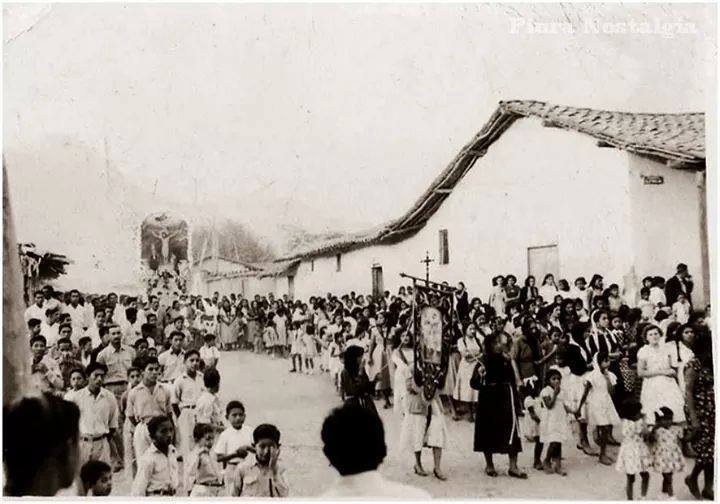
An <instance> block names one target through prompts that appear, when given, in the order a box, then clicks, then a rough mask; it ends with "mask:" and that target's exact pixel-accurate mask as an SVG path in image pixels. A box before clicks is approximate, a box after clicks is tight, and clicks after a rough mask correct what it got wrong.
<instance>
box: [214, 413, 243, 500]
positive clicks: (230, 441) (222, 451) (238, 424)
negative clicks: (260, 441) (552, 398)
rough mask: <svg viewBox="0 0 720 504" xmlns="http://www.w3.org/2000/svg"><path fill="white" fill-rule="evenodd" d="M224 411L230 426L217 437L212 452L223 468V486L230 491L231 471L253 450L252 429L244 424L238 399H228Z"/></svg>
mask: <svg viewBox="0 0 720 504" xmlns="http://www.w3.org/2000/svg"><path fill="white" fill-rule="evenodd" d="M225 412H226V416H227V421H228V423H229V424H230V426H229V427H228V428H227V429H225V430H224V431H223V432H222V433H221V434H220V436H219V437H218V439H217V442H216V443H215V447H214V448H213V453H214V454H215V457H216V459H217V461H218V463H219V464H220V465H221V467H222V468H223V479H224V483H225V488H226V490H227V491H228V492H230V490H231V483H232V481H231V479H232V478H231V477H232V474H233V472H234V471H235V469H236V468H237V465H238V464H239V463H240V462H242V461H243V460H244V459H245V458H246V457H247V455H248V453H250V452H252V451H253V447H252V444H253V429H252V428H251V427H249V426H247V425H245V406H243V404H242V403H241V402H240V401H230V402H229V403H228V404H227V406H226V408H225Z"/></svg>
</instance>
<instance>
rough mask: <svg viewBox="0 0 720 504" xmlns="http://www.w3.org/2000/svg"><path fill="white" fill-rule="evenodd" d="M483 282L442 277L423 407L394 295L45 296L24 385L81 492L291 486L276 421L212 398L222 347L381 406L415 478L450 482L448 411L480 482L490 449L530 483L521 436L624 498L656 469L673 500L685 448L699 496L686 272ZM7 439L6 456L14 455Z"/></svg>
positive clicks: (16, 477)
mask: <svg viewBox="0 0 720 504" xmlns="http://www.w3.org/2000/svg"><path fill="white" fill-rule="evenodd" d="M492 285H493V290H492V294H491V295H490V297H489V299H487V300H486V301H485V300H480V299H478V298H471V297H470V296H469V294H468V292H467V290H466V289H465V287H464V285H463V284H462V283H460V284H458V285H457V286H456V287H455V288H450V287H449V286H448V285H447V284H443V285H442V286H441V288H445V289H447V290H448V293H451V295H452V296H454V298H455V302H454V314H453V321H452V326H451V331H450V332H451V334H452V345H451V355H450V359H449V367H448V371H447V375H446V378H445V381H444V384H443V386H442V388H441V389H439V390H437V392H436V393H435V395H434V396H433V397H431V398H430V399H428V398H427V397H426V396H425V395H424V394H423V393H422V388H421V387H420V386H418V384H416V383H415V380H414V379H413V359H414V355H415V354H414V351H413V344H414V341H413V338H412V325H413V305H414V291H413V287H412V286H407V287H401V288H400V289H399V291H398V292H397V294H392V293H390V292H384V293H382V295H378V296H371V295H363V294H356V293H354V292H350V293H348V294H344V295H342V296H340V297H337V296H336V295H334V294H332V293H328V294H327V295H325V296H317V297H311V298H310V299H309V300H308V301H307V302H306V303H305V302H302V301H300V300H292V299H290V298H289V297H288V296H283V297H282V298H275V296H274V295H273V294H268V296H255V297H254V299H252V300H249V299H245V298H243V296H242V295H237V294H234V293H230V294H229V295H227V296H222V297H221V296H220V293H217V292H216V293H214V294H213V296H212V297H208V298H202V297H200V296H188V295H186V294H182V293H174V294H169V293H162V294H161V295H157V294H156V293H153V292H150V293H149V294H148V296H147V297H146V298H145V299H142V298H138V297H132V296H118V295H116V294H114V293H110V294H107V295H82V294H81V293H80V292H78V291H76V290H73V291H70V292H67V293H57V292H54V291H53V289H52V288H50V287H46V288H44V289H42V290H41V291H38V292H37V293H36V294H35V299H34V302H33V304H32V305H31V306H29V307H28V308H27V310H26V312H25V321H26V323H27V326H28V331H29V335H28V341H29V345H30V347H31V352H32V362H31V364H30V366H31V372H32V376H31V380H32V384H33V387H35V388H36V389H37V390H38V391H40V392H44V393H45V394H46V395H45V396H43V397H46V398H54V397H64V398H65V399H66V400H67V401H69V402H72V403H73V404H75V405H76V407H77V410H78V412H76V413H74V414H75V415H76V416H77V422H78V423H77V426H78V427H77V429H78V433H77V435H78V447H79V454H78V457H79V465H80V466H81V467H82V469H81V471H80V477H81V480H82V484H81V487H82V490H81V493H82V494H84V495H108V494H109V493H110V491H111V486H112V473H113V472H114V471H119V470H124V471H126V472H127V474H128V477H129V478H130V479H131V480H132V481H133V485H132V495H137V496H145V495H161V496H165V495H190V496H218V495H230V496H241V495H242V496H255V497H284V496H287V495H289V494H290V493H291V489H290V485H289V483H288V480H287V478H286V476H285V468H284V467H283V464H282V462H281V460H280V458H279V452H280V438H281V434H280V432H279V430H278V428H277V427H276V426H274V425H271V424H262V425H259V426H257V427H255V428H252V427H249V426H247V425H245V408H244V406H243V404H242V402H240V401H239V400H232V401H229V402H228V403H227V404H226V405H224V406H223V405H222V404H221V403H220V400H219V398H218V395H217V394H218V391H219V388H220V382H221V377H220V374H219V373H218V371H217V364H218V362H219V359H221V358H222V355H221V353H220V350H223V351H253V352H256V353H259V354H267V355H268V356H269V358H276V359H287V360H288V370H289V372H292V373H308V374H322V375H327V376H328V379H330V380H331V381H332V383H333V384H334V385H335V387H336V389H337V392H338V395H339V396H340V398H341V399H342V400H343V401H344V403H345V404H346V405H348V407H350V408H355V409H356V410H357V408H359V409H360V410H363V411H368V412H370V413H371V414H374V415H376V414H377V412H376V406H375V402H376V401H378V403H379V404H381V405H382V407H384V408H393V409H394V410H395V413H396V416H397V419H398V421H400V422H401V425H402V429H401V443H400V446H402V447H403V449H406V450H407V453H408V456H409V458H410V457H413V458H414V463H413V471H414V473H415V474H416V475H418V476H420V477H424V476H428V475H429V474H428V472H426V470H425V467H424V466H423V462H422V451H423V449H424V448H430V449H432V454H433V471H432V475H433V476H434V477H436V478H438V479H439V480H443V481H444V480H446V479H448V477H449V476H448V475H447V474H446V473H445V472H444V470H443V468H442V450H443V448H445V446H446V440H447V430H448V429H449V428H451V426H452V423H450V422H449V421H448V420H449V419H452V420H454V421H460V420H461V419H462V417H463V416H466V417H467V418H468V419H469V420H470V421H473V422H474V423H475V435H474V440H473V449H474V451H476V452H480V453H483V455H484V458H485V462H486V467H485V472H486V474H487V475H488V476H489V477H496V476H498V472H497V470H496V468H495V461H494V459H493V455H494V454H507V455H508V458H509V468H508V475H509V476H511V477H514V478H520V479H525V478H528V472H526V471H525V470H523V469H522V468H521V467H519V465H518V463H517V455H518V453H519V452H520V451H521V450H522V444H523V442H522V440H523V438H524V440H525V442H526V443H529V444H530V445H531V446H532V447H533V452H534V469H536V470H538V471H544V472H546V473H548V474H558V475H565V474H567V470H568V469H571V468H567V467H565V466H564V465H563V462H562V461H563V458H564V457H563V451H562V450H563V447H564V446H568V444H570V445H572V443H575V445H576V446H577V448H578V449H579V450H581V451H582V452H584V453H585V454H586V455H587V456H588V457H597V460H598V463H601V464H605V465H611V464H614V465H615V467H616V468H617V470H618V471H619V472H620V473H622V474H625V475H626V480H625V482H626V496H627V498H628V499H632V498H633V497H635V496H636V495H637V494H636V493H635V491H634V484H635V480H636V477H638V476H639V478H640V495H641V496H643V497H644V496H645V495H646V494H647V491H648V485H649V481H650V474H651V473H654V474H658V475H659V476H660V481H661V485H662V491H661V495H662V496H663V497H666V498H673V496H674V494H675V491H674V488H673V476H674V474H675V473H678V474H684V471H685V464H686V460H687V457H692V458H694V465H693V467H692V469H691V471H690V472H689V473H687V475H686V477H685V481H684V483H685V484H686V485H687V487H688V488H689V490H690V492H691V493H692V495H693V496H694V497H695V498H698V499H701V498H704V499H711V498H712V495H713V463H714V429H715V419H714V382H713V367H712V343H711V332H712V329H711V325H712V322H711V318H710V306H709V305H708V306H706V307H703V309H698V307H694V306H693V304H692V290H693V284H692V278H691V277H690V275H689V273H688V271H687V267H686V266H685V265H683V264H680V265H678V267H677V271H676V274H675V275H674V276H673V277H671V278H669V279H667V280H665V279H664V278H661V277H647V278H645V279H643V281H642V285H640V286H639V289H637V296H635V294H629V293H628V292H629V291H628V292H625V293H621V292H620V288H619V286H618V285H616V284H612V285H610V286H609V287H607V288H606V287H605V286H604V285H603V278H602V276H600V275H593V277H592V279H591V281H590V283H589V285H588V284H587V282H586V281H585V279H584V278H582V277H581V278H578V279H576V281H575V282H574V285H573V287H572V288H571V287H570V286H569V283H568V282H567V281H565V280H559V281H558V282H557V283H556V282H555V279H554V278H553V276H552V275H547V276H546V277H545V278H544V279H543V282H542V285H540V286H537V285H536V284H535V279H534V278H533V277H528V278H527V279H526V280H525V282H524V284H523V286H522V287H521V286H519V285H518V284H517V280H516V278H515V277H514V276H513V275H507V276H497V277H495V278H494V279H492ZM48 400H51V401H54V399H46V401H48ZM53 404H54V403H53ZM63 404H64V403H63ZM25 406H26V407H28V408H29V407H31V406H32V405H29V403H28V404H25ZM53 407H55V408H68V406H63V405H62V404H61V405H55V406H53ZM6 415H7V413H6ZM70 418H72V414H70ZM70 431H72V427H71V426H65V427H63V429H61V430H60V431H58V432H57V433H56V434H55V435H58V436H61V435H63V433H67V432H70ZM5 433H7V431H6V432H5ZM618 438H620V441H618V440H617V439H618ZM5 439H6V445H7V444H8V443H7V440H8V437H7V436H5ZM42 439H44V438H42V437H41V440H40V441H37V442H38V443H42V442H43V441H42ZM44 442H45V443H48V444H50V441H49V440H45V441H44ZM10 445H11V446H10V447H9V448H8V449H6V452H5V454H4V457H5V459H6V465H7V462H8V460H7V459H8V456H9V457H10V458H12V457H13V456H15V457H17V456H19V455H18V454H17V453H14V452H13V446H14V444H13V443H12V442H11V443H10ZM616 446H619V449H617V450H616V448H615V447H616ZM21 448H22V447H21V445H18V447H17V450H21ZM34 448H35V449H37V450H39V451H42V450H43V449H45V448H42V446H37V447H34ZM8 450H9V451H8ZM326 454H327V452H326ZM411 454H412V455H411ZM13 461H14V462H16V460H13ZM336 467H337V466H336ZM181 468H182V470H181ZM338 469H339V468H338ZM27 472H28V471H27V470H26V471H25V473H23V472H22V471H19V472H15V473H13V472H12V471H10V472H9V473H8V474H7V485H6V492H8V493H9V494H11V495H12V494H15V495H22V494H24V493H23V492H24V491H25V490H24V488H26V487H27V486H28V485H31V484H32V481H31V479H32V478H29V476H28V474H26V473H27ZM341 474H342V471H341ZM701 475H702V476H703V485H702V488H701V486H700V482H699V479H700V476H701Z"/></svg>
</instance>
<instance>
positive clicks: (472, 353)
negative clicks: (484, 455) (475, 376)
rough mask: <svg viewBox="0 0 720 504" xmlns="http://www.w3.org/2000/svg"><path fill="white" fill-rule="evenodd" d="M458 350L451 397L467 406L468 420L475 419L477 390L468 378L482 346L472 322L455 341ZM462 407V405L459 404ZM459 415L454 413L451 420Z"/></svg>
mask: <svg viewBox="0 0 720 504" xmlns="http://www.w3.org/2000/svg"><path fill="white" fill-rule="evenodd" d="M457 348H458V352H459V353H460V363H459V365H458V371H457V377H456V378H455V390H454V391H453V399H454V400H455V401H456V402H457V403H459V405H462V404H463V403H464V404H466V405H467V406H468V409H469V411H470V421H471V422H474V421H475V403H476V402H477V400H478V391H477V390H475V389H473V388H472V387H471V386H470V378H472V373H473V369H475V365H476V364H477V363H478V362H480V357H481V356H482V346H481V344H480V340H479V339H478V337H477V329H476V328H475V325H474V324H470V325H468V327H467V329H466V330H465V335H464V336H463V337H462V338H460V339H459V340H458V341H457ZM461 407H462V406H461ZM459 419H460V416H458V415H456V416H454V417H453V420H459Z"/></svg>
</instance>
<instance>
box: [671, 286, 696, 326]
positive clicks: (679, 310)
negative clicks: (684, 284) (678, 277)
mask: <svg viewBox="0 0 720 504" xmlns="http://www.w3.org/2000/svg"><path fill="white" fill-rule="evenodd" d="M691 311H692V306H691V305H690V302H689V301H688V299H687V296H685V294H684V293H682V292H680V293H679V294H678V297H677V301H676V302H675V303H673V305H672V312H673V315H674V316H675V320H677V321H678V322H680V323H681V324H687V323H688V322H689V321H690V312H691Z"/></svg>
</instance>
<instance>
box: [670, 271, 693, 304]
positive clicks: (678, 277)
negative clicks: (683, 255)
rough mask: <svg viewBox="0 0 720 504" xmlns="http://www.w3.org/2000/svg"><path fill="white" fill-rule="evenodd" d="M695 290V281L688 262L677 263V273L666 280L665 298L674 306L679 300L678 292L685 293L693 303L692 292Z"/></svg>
mask: <svg viewBox="0 0 720 504" xmlns="http://www.w3.org/2000/svg"><path fill="white" fill-rule="evenodd" d="M692 290H693V282H692V277H691V276H690V273H689V272H688V267H687V264H683V263H680V264H678V265H677V273H675V276H674V277H672V278H670V279H668V281H667V282H665V298H666V299H667V305H668V306H672V305H673V303H675V301H677V298H678V294H680V293H683V294H685V297H687V299H688V301H689V302H690V304H691V305H692V298H691V297H690V294H691V293H692Z"/></svg>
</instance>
